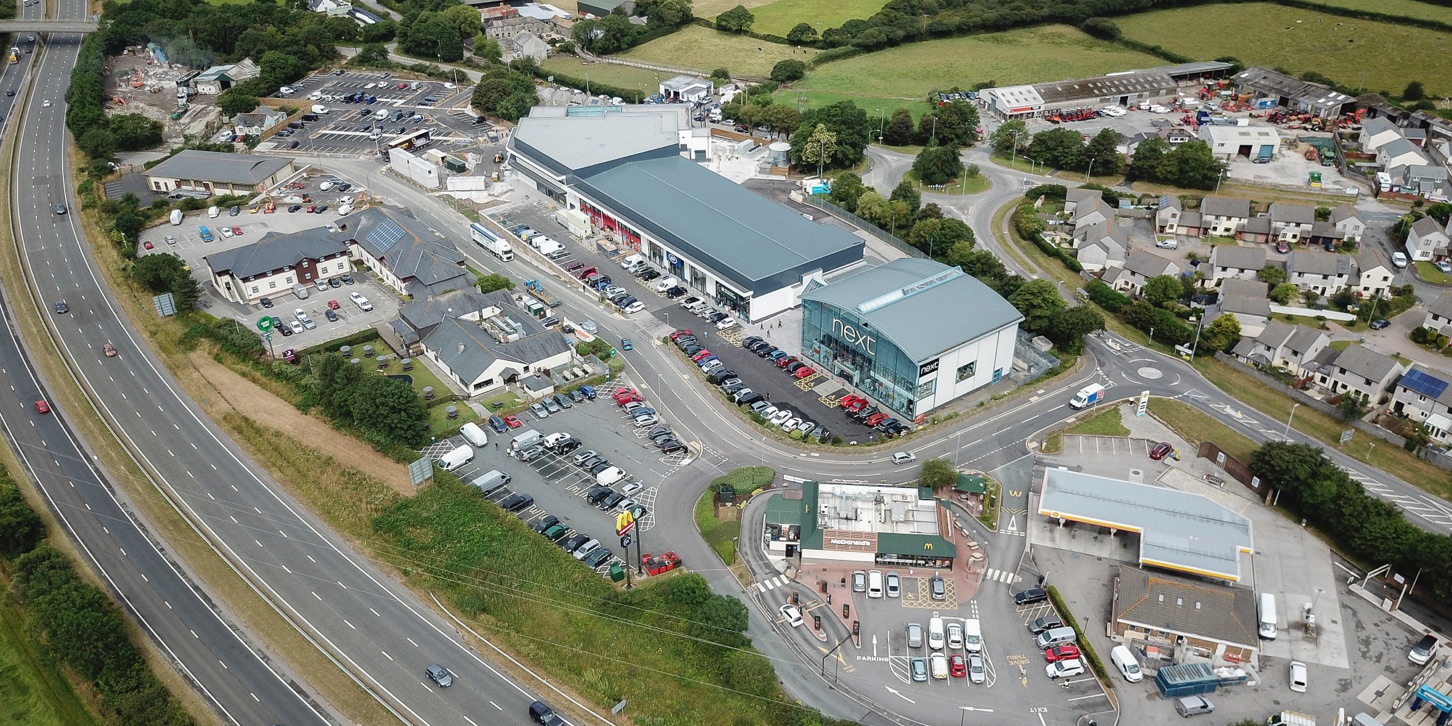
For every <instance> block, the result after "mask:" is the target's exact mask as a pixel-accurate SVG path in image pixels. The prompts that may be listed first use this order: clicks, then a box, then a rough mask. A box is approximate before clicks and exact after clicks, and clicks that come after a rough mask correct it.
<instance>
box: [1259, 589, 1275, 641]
mask: <svg viewBox="0 0 1452 726" xmlns="http://www.w3.org/2000/svg"><path fill="white" fill-rule="evenodd" d="M1260 637H1262V638H1264V639H1266V640H1275V639H1276V596H1275V595H1272V594H1270V593H1268V592H1263V593H1261V594H1260Z"/></svg>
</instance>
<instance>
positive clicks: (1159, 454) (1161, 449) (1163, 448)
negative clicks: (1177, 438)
mask: <svg viewBox="0 0 1452 726" xmlns="http://www.w3.org/2000/svg"><path fill="white" fill-rule="evenodd" d="M1174 451H1175V447H1174V446H1172V445H1171V444H1170V442H1168V441H1161V442H1160V443H1158V444H1155V447H1154V448H1153V449H1150V452H1149V457H1150V458H1151V459H1154V460H1155V461H1159V460H1160V459H1163V458H1165V457H1166V456H1169V455H1170V454H1172V453H1174Z"/></svg>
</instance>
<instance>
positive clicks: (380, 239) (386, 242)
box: [368, 219, 408, 252]
mask: <svg viewBox="0 0 1452 726" xmlns="http://www.w3.org/2000/svg"><path fill="white" fill-rule="evenodd" d="M406 234H408V233H407V232H404V231H403V228H402V227H400V226H398V223H397V222H394V221H393V220H391V219H384V220H382V221H380V222H379V223H378V226H377V227H374V228H373V231H371V232H369V233H368V241H369V242H372V243H373V246H374V247H376V248H378V251H379V252H387V251H388V250H390V249H392V248H393V246H394V245H395V244H398V241H399V240H401V239H403V237H404V235H406Z"/></svg>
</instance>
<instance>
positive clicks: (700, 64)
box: [621, 25, 817, 78]
mask: <svg viewBox="0 0 1452 726" xmlns="http://www.w3.org/2000/svg"><path fill="white" fill-rule="evenodd" d="M816 54H817V51H816V50H813V49H810V48H803V49H801V50H797V49H795V48H791V47H788V46H785V45H781V44H778V43H768V42H766V41H764V40H756V39H755V38H749V37H747V36H744V35H732V34H730V33H721V32H717V31H715V30H711V29H709V28H703V27H701V26H699V25H687V26H686V27H684V28H681V29H680V30H679V31H677V32H674V33H671V34H670V35H667V36H665V37H664V38H657V39H656V40H652V41H650V42H649V43H646V44H645V45H642V46H639V47H636V48H631V49H630V50H628V51H626V52H625V53H623V54H621V57H623V58H634V59H636V60H643V61H649V62H651V63H664V64H669V65H674V66H681V67H685V68H696V69H699V70H703V71H706V72H708V73H709V72H710V71H712V70H715V69H717V68H725V69H727V70H729V71H731V72H732V73H735V74H738V75H743V76H755V77H758V78H766V77H767V76H769V75H771V67H772V66H774V65H776V63H777V61H781V60H787V59H789V58H796V59H797V60H799V61H809V60H811V59H812V56H814V55H816Z"/></svg>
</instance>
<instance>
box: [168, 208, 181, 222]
mask: <svg viewBox="0 0 1452 726" xmlns="http://www.w3.org/2000/svg"><path fill="white" fill-rule="evenodd" d="M182 216H183V215H182V210H180V209H173V210H171V223H172V224H181V223H182Z"/></svg>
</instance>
